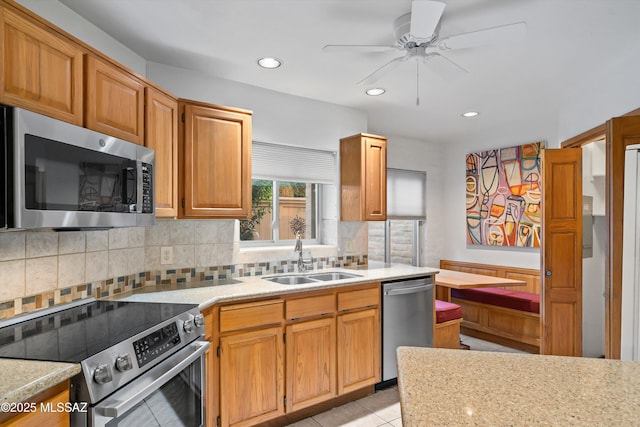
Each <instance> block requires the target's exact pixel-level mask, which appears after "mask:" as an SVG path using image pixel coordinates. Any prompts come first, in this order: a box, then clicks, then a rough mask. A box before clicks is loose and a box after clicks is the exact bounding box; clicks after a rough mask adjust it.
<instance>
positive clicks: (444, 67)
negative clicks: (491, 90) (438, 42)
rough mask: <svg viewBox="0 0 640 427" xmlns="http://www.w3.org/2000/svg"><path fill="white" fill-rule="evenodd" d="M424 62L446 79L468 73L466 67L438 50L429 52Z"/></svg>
mask: <svg viewBox="0 0 640 427" xmlns="http://www.w3.org/2000/svg"><path fill="white" fill-rule="evenodd" d="M424 62H425V64H427V66H428V67H429V69H430V70H431V71H433V72H435V73H436V74H438V75H439V76H440V77H442V78H443V79H444V80H449V81H451V80H455V79H458V78H460V77H462V76H464V75H465V74H467V73H468V71H467V70H466V69H464V68H463V67H461V66H460V65H458V64H457V63H455V62H453V61H452V60H450V59H449V58H447V57H446V56H444V55H440V54H439V53H437V52H430V53H427V54H426V55H425V58H424Z"/></svg>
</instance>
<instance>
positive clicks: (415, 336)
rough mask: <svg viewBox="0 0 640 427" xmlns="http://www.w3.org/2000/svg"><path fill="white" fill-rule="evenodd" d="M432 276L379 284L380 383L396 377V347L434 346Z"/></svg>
mask: <svg viewBox="0 0 640 427" xmlns="http://www.w3.org/2000/svg"><path fill="white" fill-rule="evenodd" d="M433 292H434V285H433V276H427V277H420V278H414V279H405V280H396V281H392V282H383V283H382V381H383V382H384V381H389V380H392V379H394V378H396V377H397V376H398V372H397V370H396V348H398V347H399V346H415V347H433V304H434V296H433Z"/></svg>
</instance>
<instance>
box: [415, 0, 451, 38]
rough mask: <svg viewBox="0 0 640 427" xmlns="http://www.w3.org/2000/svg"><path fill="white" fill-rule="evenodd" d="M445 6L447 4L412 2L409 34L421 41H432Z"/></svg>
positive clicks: (427, 0) (419, 0) (416, 0)
mask: <svg viewBox="0 0 640 427" xmlns="http://www.w3.org/2000/svg"><path fill="white" fill-rule="evenodd" d="M445 6H446V4H444V3H442V2H439V1H429V0H414V1H412V2H411V27H410V29H409V34H411V35H412V36H413V37H414V38H416V39H419V40H431V39H432V38H433V34H434V33H435V32H436V28H438V23H439V22H440V18H441V17H442V13H443V12H444V8H445Z"/></svg>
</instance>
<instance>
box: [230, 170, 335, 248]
mask: <svg viewBox="0 0 640 427" xmlns="http://www.w3.org/2000/svg"><path fill="white" fill-rule="evenodd" d="M256 180H259V181H271V185H272V194H274V195H277V197H272V200H271V210H272V217H271V239H265V240H240V247H251V248H255V247H283V246H289V245H293V244H294V242H295V239H280V221H279V220H280V210H279V208H280V189H279V184H280V183H282V182H304V183H306V184H314V185H315V187H316V191H315V203H314V202H313V201H312V203H311V204H312V209H313V211H314V212H313V213H314V217H315V226H312V228H315V230H316V233H315V238H313V239H302V242H303V243H304V244H307V245H319V244H322V243H321V240H322V239H321V235H322V220H321V218H320V213H321V211H322V209H321V205H322V200H323V199H322V197H323V195H322V192H323V186H324V185H327V184H320V183H317V182H306V181H295V180H294V179H288V180H280V181H279V180H277V179H265V178H252V180H251V181H252V185H253V181H256ZM241 221H242V220H241ZM274 224H275V226H274Z"/></svg>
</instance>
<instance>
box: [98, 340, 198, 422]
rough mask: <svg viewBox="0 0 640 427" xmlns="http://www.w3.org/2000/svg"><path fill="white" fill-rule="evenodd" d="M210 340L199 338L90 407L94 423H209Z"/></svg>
mask: <svg viewBox="0 0 640 427" xmlns="http://www.w3.org/2000/svg"><path fill="white" fill-rule="evenodd" d="M208 348H209V343H208V342H206V341H195V342H193V343H191V344H189V345H188V346H187V347H186V348H184V349H182V350H180V351H179V352H177V353H175V354H174V355H173V356H171V357H169V358H168V359H167V360H165V361H163V362H162V363H160V364H159V365H158V366H156V367H154V368H153V369H151V370H149V371H147V372H145V373H144V374H143V375H141V376H140V377H138V378H137V379H135V380H133V381H132V382H130V383H129V384H127V385H126V386H124V387H123V388H121V389H119V390H118V391H116V392H115V393H113V394H112V395H110V396H109V397H107V398H106V399H104V400H103V401H101V402H100V403H98V404H97V405H95V406H94V407H93V408H90V409H89V418H90V419H89V425H90V426H92V427H103V426H105V427H107V426H108V427H115V426H119V427H124V426H134V427H141V426H145V427H147V426H149V427H150V426H176V427H177V426H184V427H200V426H204V424H205V386H206V380H205V354H204V353H205V351H206V350H207V349H208Z"/></svg>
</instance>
